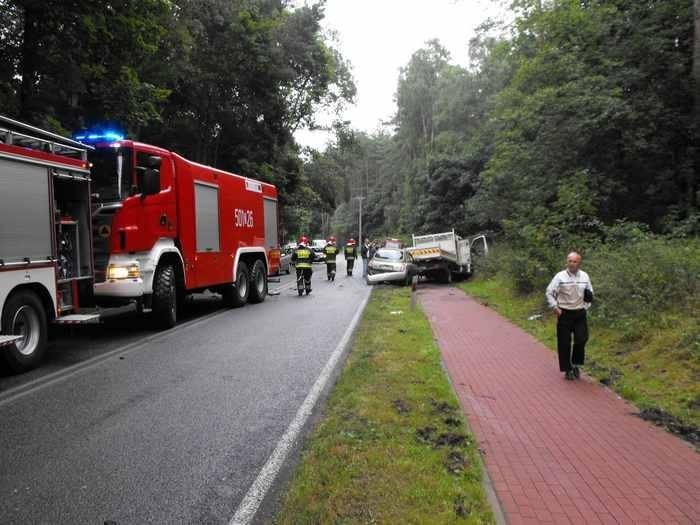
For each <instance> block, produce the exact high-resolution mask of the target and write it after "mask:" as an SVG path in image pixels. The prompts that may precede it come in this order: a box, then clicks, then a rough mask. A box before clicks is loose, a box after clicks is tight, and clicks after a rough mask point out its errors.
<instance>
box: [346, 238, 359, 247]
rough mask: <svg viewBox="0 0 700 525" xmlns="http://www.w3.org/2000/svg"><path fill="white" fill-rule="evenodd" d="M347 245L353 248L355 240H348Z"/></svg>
mask: <svg viewBox="0 0 700 525" xmlns="http://www.w3.org/2000/svg"><path fill="white" fill-rule="evenodd" d="M348 244H349V245H351V246H355V244H357V243H356V242H355V239H350V240H349V241H348Z"/></svg>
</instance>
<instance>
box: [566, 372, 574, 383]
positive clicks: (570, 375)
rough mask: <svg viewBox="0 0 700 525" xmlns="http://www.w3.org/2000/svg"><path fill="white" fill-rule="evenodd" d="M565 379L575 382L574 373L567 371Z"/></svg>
mask: <svg viewBox="0 0 700 525" xmlns="http://www.w3.org/2000/svg"><path fill="white" fill-rule="evenodd" d="M564 379H566V380H567V381H573V380H574V373H573V372H572V371H571V370H567V371H566V373H565V374H564Z"/></svg>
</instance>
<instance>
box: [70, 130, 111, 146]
mask: <svg viewBox="0 0 700 525" xmlns="http://www.w3.org/2000/svg"><path fill="white" fill-rule="evenodd" d="M73 138H74V139H75V140H78V141H80V142H84V143H91V142H114V141H117V140H124V134H123V133H120V132H119V131H114V130H105V131H97V132H89V133H81V134H79V135H73Z"/></svg>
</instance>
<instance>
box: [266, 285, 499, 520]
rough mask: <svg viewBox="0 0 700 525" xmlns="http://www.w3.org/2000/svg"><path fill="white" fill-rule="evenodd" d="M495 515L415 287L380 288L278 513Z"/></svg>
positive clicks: (323, 516) (309, 516) (326, 516)
mask: <svg viewBox="0 0 700 525" xmlns="http://www.w3.org/2000/svg"><path fill="white" fill-rule="evenodd" d="M398 311H400V312H402V313H401V314H395V313H392V312H398ZM446 442H449V443H446ZM492 521H493V518H492V515H491V511H490V508H489V506H488V503H487V501H486V497H485V495H484V492H483V490H482V485H481V466H480V462H479V459H478V456H477V449H476V445H475V442H474V439H473V437H472V436H471V434H470V433H469V432H468V431H467V429H466V427H465V423H464V421H463V419H462V416H461V411H460V409H459V406H458V403H457V400H456V398H455V395H454V393H453V391H452V388H451V386H450V384H449V383H448V380H447V378H446V376H445V373H444V371H443V369H442V366H441V361H440V354H439V351H438V349H437V347H436V345H435V343H434V340H433V334H432V331H431V329H430V325H429V324H428V321H427V319H426V318H425V316H424V315H423V313H422V312H421V311H420V310H419V309H418V308H417V309H416V310H415V311H411V310H410V295H409V291H408V290H403V289H396V288H377V289H375V291H374V293H373V295H372V299H371V300H370V302H369V304H368V306H367V310H366V311H365V315H364V318H363V320H362V322H361V324H360V327H359V329H358V333H357V336H356V339H355V342H354V345H353V348H352V351H351V353H350V355H349V357H348V361H347V362H346V364H345V367H344V369H343V372H342V374H341V376H340V378H339V380H338V383H337V385H336V386H335V389H334V390H333V392H332V393H331V395H330V397H329V400H328V403H327V406H326V409H325V413H324V416H323V419H322V421H321V422H320V424H319V426H318V427H317V428H316V429H315V431H314V432H313V435H312V436H311V438H310V439H309V441H308V442H307V444H306V446H305V449H304V453H303V458H302V461H301V464H300V466H299V467H298V470H297V472H296V473H295V475H294V477H293V479H292V481H291V483H290V487H289V490H288V492H287V494H286V495H285V497H284V498H283V501H282V507H281V510H280V512H279V513H278V516H277V519H276V522H277V523H279V524H294V525H300V524H312V523H313V524H316V523H323V524H326V523H335V524H351V523H402V524H403V523H406V524H408V523H416V524H431V523H435V524H450V523H470V524H472V523H473V524H476V523H491V522H492Z"/></svg>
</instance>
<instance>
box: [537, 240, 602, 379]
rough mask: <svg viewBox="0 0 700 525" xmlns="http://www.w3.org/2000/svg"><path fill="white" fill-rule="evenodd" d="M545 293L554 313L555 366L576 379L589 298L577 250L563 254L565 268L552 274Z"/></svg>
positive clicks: (588, 282) (583, 347) (583, 348)
mask: <svg viewBox="0 0 700 525" xmlns="http://www.w3.org/2000/svg"><path fill="white" fill-rule="evenodd" d="M546 296H547V303H548V304H549V306H550V308H552V309H553V310H554V313H555V314H556V316H557V350H558V353H559V370H560V371H561V372H564V378H565V379H567V380H569V381H571V380H573V379H578V378H579V377H580V375H581V371H580V370H579V367H580V366H583V362H584V358H585V352H586V342H587V341H588V323H587V321H586V310H588V308H589V307H590V306H591V303H592V302H593V287H592V286H591V280H590V278H589V277H588V274H587V273H586V272H584V271H583V270H581V254H579V253H578V252H571V253H570V254H569V255H568V256H567V257H566V269H565V270H562V271H561V272H559V273H558V274H556V275H555V276H554V279H552V282H551V283H549V286H547V293H546ZM572 335H573V342H574V345H573V353H572V349H571V336H572Z"/></svg>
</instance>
